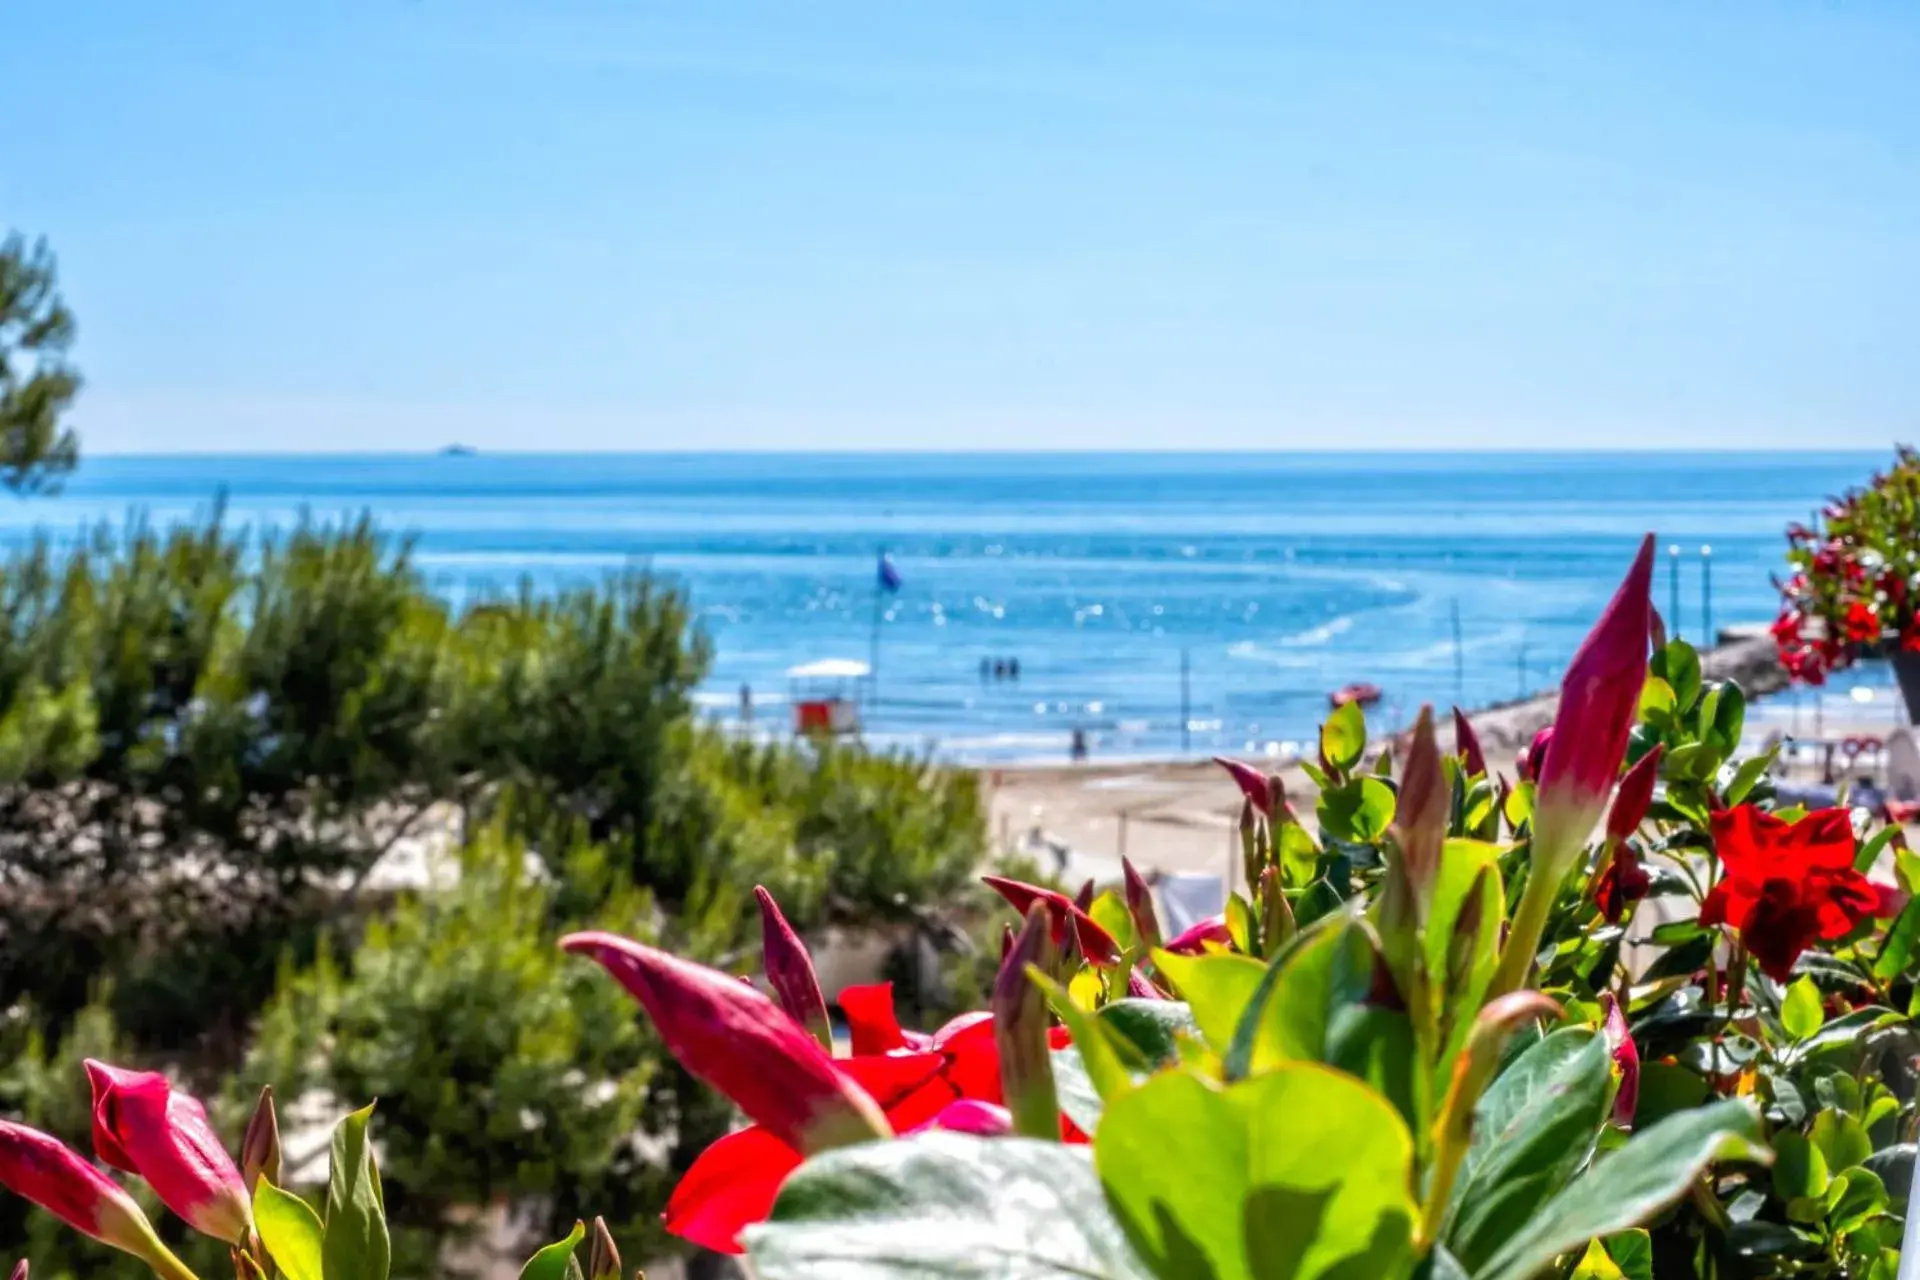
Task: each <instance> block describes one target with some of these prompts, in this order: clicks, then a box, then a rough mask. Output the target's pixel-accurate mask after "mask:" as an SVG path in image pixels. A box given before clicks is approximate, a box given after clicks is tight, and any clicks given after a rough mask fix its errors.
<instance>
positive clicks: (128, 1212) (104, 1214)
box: [0, 1120, 193, 1280]
mask: <svg viewBox="0 0 1920 1280" xmlns="http://www.w3.org/2000/svg"><path fill="white" fill-rule="evenodd" d="M0 1187H5V1188H6V1189H7V1190H9V1191H11V1192H13V1193H14V1194H15V1195H17V1196H20V1197H22V1198H23V1199H26V1200H29V1201H31V1202H32V1203H34V1204H37V1205H39V1206H40V1207H41V1208H42V1209H45V1210H46V1211H47V1212H48V1213H51V1214H52V1215H53V1216H54V1217H56V1218H58V1219H60V1220H61V1221H62V1222H64V1223H66V1224H67V1225H68V1226H70V1227H72V1228H73V1229H74V1230H75V1231H79V1232H81V1233H82V1234H85V1235H89V1236H92V1237H93V1238H94V1239H95V1240H99V1241H101V1242H103V1243H105V1244H110V1245H112V1246H113V1247H114V1248H116V1249H122V1250H125V1251H126V1252H128V1253H130V1254H132V1255H133V1256H134V1257H136V1258H139V1259H141V1260H142V1261H144V1262H145V1263H146V1264H147V1265H148V1266H149V1267H151V1268H153V1270H155V1271H156V1272H158V1273H159V1274H160V1275H162V1276H164V1277H167V1280H180V1278H181V1277H191V1276H192V1275H193V1273H192V1272H191V1271H189V1270H187V1268H186V1265H185V1264H184V1263H182V1262H181V1261H180V1259H178V1258H176V1257H174V1256H173V1254H172V1253H170V1252H169V1251H168V1250H167V1247H166V1246H165V1245H164V1244H161V1243H160V1238H159V1237H158V1236H156V1235H155V1234H154V1233H153V1226H152V1224H150V1223H149V1222H148V1221H147V1215H146V1214H144V1213H142V1212H140V1206H139V1205H137V1204H135V1203H134V1202H133V1197H131V1196H129V1195H128V1194H127V1193H126V1192H125V1191H122V1190H121V1189H120V1187H119V1185H118V1184H117V1183H115V1182H114V1180H113V1179H112V1178H109V1177H108V1176H107V1175H106V1174H104V1173H102V1172H100V1171H99V1170H98V1169H96V1168H94V1167H93V1165H91V1164H89V1163H88V1162H87V1161H86V1160H85V1159H83V1158H82V1157H81V1155H80V1153H79V1152H77V1151H75V1150H74V1149H73V1148H71V1147H69V1146H67V1145H66V1144H65V1143H63V1142H61V1141H60V1140H59V1139H58V1138H55V1137H53V1136H52V1135H51V1134H45V1133H42V1132H40V1131H39V1130H38V1129H30V1128H28V1127H27V1126H26V1125H23V1124H14V1123H13V1122H12V1121H9V1120H0Z"/></svg>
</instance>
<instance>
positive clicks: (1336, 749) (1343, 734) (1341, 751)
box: [1320, 702, 1367, 773]
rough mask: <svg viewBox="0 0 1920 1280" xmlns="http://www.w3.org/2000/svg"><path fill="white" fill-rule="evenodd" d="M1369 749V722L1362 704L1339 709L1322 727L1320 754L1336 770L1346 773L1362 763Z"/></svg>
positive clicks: (1350, 704) (1348, 704) (1348, 705)
mask: <svg viewBox="0 0 1920 1280" xmlns="http://www.w3.org/2000/svg"><path fill="white" fill-rule="evenodd" d="M1366 749H1367V720H1366V716H1365V714H1364V713H1363V712H1362V711H1361V710H1360V704H1359V703H1357V702H1349V703H1347V704H1346V705H1345V706H1343V707H1340V708H1337V709H1336V710H1335V711H1334V713H1333V714H1332V715H1330V716H1328V717H1327V722H1326V723H1325V724H1323V725H1321V726H1320V754H1321V755H1322V756H1324V757H1325V758H1326V761H1327V763H1329V764H1331V765H1332V766H1333V767H1334V768H1335V769H1338V770H1340V771H1341V772H1343V773H1344V772H1346V771H1347V770H1348V769H1351V768H1353V766H1354V765H1356V764H1358V763H1359V762H1360V754H1361V753H1362V752H1363V751H1365V750H1366Z"/></svg>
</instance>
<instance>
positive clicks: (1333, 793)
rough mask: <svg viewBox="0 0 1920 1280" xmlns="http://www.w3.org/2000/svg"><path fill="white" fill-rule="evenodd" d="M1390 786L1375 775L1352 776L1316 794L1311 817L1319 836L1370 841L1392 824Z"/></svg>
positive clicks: (1363, 842)
mask: <svg viewBox="0 0 1920 1280" xmlns="http://www.w3.org/2000/svg"><path fill="white" fill-rule="evenodd" d="M1394 804H1395V801H1394V794H1393V788H1392V787H1390V786H1388V785H1387V784H1386V783H1384V782H1382V781H1380V779H1378V778H1372V777H1367V778H1355V779H1354V780H1353V781H1352V782H1349V783H1347V784H1346V785H1345V786H1340V787H1334V788H1332V789H1331V790H1328V791H1322V792H1321V793H1320V803H1319V806H1318V808H1317V809H1316V810H1315V816H1316V817H1317V818H1318V819H1319V821H1320V831H1321V834H1322V835H1323V836H1326V837H1330V838H1332V839H1334V840H1347V841H1355V842H1358V843H1361V844H1370V843H1372V842H1373V841H1376V840H1378V839H1380V838H1381V837H1382V836H1384V835H1386V833H1387V828H1388V827H1390V826H1392V825H1393V812H1394Z"/></svg>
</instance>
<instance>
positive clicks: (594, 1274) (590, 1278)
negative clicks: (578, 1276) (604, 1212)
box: [586, 1218, 620, 1280]
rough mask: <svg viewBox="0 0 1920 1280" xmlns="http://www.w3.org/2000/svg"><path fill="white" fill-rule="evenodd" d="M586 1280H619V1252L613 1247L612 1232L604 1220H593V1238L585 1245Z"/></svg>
mask: <svg viewBox="0 0 1920 1280" xmlns="http://www.w3.org/2000/svg"><path fill="white" fill-rule="evenodd" d="M586 1276H587V1280H620V1250H618V1249H617V1248H615V1247H614V1244H613V1232H611V1231H609V1230H607V1220H606V1219H605V1218H595V1219H594V1220H593V1236H592V1238H591V1240H590V1241H589V1242H588V1244H587V1268H586Z"/></svg>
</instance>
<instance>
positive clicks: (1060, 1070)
mask: <svg viewBox="0 0 1920 1280" xmlns="http://www.w3.org/2000/svg"><path fill="white" fill-rule="evenodd" d="M1052 1059H1053V1091H1054V1094H1055V1095H1056V1096H1057V1097H1058V1098H1059V1100H1060V1110H1061V1111H1062V1112H1063V1113H1065V1115H1066V1117H1067V1119H1069V1120H1071V1121H1073V1122H1074V1123H1075V1124H1076V1125H1078V1126H1080V1131H1081V1132H1082V1133H1092V1132H1093V1131H1094V1130H1095V1129H1098V1128H1099V1127H1100V1115H1101V1113H1102V1112H1103V1111H1104V1110H1105V1109H1106V1108H1105V1104H1104V1103H1102V1102H1101V1100H1100V1091H1099V1090H1098V1089H1096V1088H1094V1087H1093V1079H1092V1077H1091V1076H1089V1075H1088V1074H1087V1067H1086V1064H1085V1063H1084V1062H1082V1061H1081V1059H1080V1051H1079V1050H1078V1049H1076V1048H1074V1047H1073V1046H1072V1045H1068V1046H1067V1047H1066V1048H1064V1049H1055V1050H1054V1051H1053V1053H1052Z"/></svg>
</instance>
